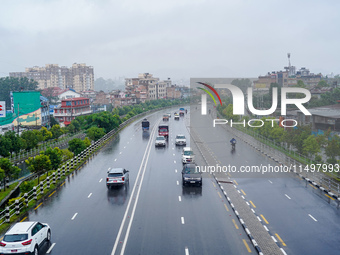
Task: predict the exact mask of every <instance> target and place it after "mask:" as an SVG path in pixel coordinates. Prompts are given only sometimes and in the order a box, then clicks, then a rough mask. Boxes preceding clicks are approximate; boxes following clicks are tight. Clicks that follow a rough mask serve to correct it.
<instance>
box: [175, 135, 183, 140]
mask: <svg viewBox="0 0 340 255" xmlns="http://www.w3.org/2000/svg"><path fill="white" fill-rule="evenodd" d="M176 138H177V139H185V136H184V135H178V136H177V137H176Z"/></svg>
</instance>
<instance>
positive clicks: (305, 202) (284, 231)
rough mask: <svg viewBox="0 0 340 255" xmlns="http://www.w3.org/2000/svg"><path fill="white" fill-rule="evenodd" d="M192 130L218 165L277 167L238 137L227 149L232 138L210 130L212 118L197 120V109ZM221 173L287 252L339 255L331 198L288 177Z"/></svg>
mask: <svg viewBox="0 0 340 255" xmlns="http://www.w3.org/2000/svg"><path fill="white" fill-rule="evenodd" d="M191 126H192V127H193V129H194V130H195V132H197V133H198V135H199V137H200V139H201V141H202V142H203V143H205V144H206V145H208V147H209V148H210V149H211V152H210V153H211V155H212V156H213V157H215V158H216V159H217V162H218V163H219V164H220V165H222V166H223V165H224V166H228V165H229V164H230V165H232V166H236V169H240V167H241V166H252V165H260V164H271V165H277V163H276V162H274V161H272V160H270V159H268V158H267V157H266V156H265V155H263V154H261V153H260V152H259V151H257V150H255V149H253V148H252V147H250V146H249V145H248V144H246V143H244V142H242V141H241V139H238V143H237V146H236V150H235V151H231V146H230V144H229V140H230V139H231V138H232V134H230V133H228V131H227V130H226V129H225V128H224V127H222V126H216V127H215V128H213V125H212V116H209V115H207V116H201V115H200V111H199V109H198V110H197V111H192V114H191ZM226 175H227V176H229V177H230V178H231V180H233V181H234V183H235V184H236V185H237V189H239V190H240V191H241V192H242V194H243V195H244V196H245V199H246V201H248V202H249V204H250V207H251V208H252V209H253V210H254V211H255V212H256V215H258V216H259V218H260V219H261V221H262V224H263V225H265V226H266V227H267V228H268V229H269V231H270V233H271V235H272V236H273V237H274V238H275V239H276V240H277V242H278V244H279V246H280V247H282V248H283V249H284V251H285V252H286V253H287V254H297V255H299V254H309V255H310V254H315V255H319V254H334V255H336V254H339V243H340V212H339V208H338V207H337V202H336V201H334V199H333V198H329V197H327V196H325V194H324V193H322V192H320V191H319V190H318V189H316V188H315V187H313V186H312V185H310V184H306V182H305V181H303V180H301V179H299V177H298V176H297V175H296V174H293V173H283V174H271V175H269V174H268V175H263V176H261V175H260V174H251V173H246V174H242V173H228V174H226Z"/></svg>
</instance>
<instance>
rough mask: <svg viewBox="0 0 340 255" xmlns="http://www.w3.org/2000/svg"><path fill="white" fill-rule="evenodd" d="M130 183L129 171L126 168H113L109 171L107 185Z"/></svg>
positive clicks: (108, 186) (109, 186)
mask: <svg viewBox="0 0 340 255" xmlns="http://www.w3.org/2000/svg"><path fill="white" fill-rule="evenodd" d="M127 183H129V171H128V170H126V169H124V168H112V169H110V170H109V171H107V178H106V186H107V188H108V189H110V188H111V187H112V186H121V185H125V184H127Z"/></svg>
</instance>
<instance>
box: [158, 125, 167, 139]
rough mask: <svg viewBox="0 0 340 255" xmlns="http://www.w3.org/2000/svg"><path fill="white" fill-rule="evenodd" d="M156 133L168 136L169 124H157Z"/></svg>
mask: <svg viewBox="0 0 340 255" xmlns="http://www.w3.org/2000/svg"><path fill="white" fill-rule="evenodd" d="M158 135H159V136H164V137H165V138H168V137H169V125H167V124H162V125H159V126H158Z"/></svg>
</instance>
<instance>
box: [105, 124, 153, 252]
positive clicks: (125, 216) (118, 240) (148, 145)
mask: <svg viewBox="0 0 340 255" xmlns="http://www.w3.org/2000/svg"><path fill="white" fill-rule="evenodd" d="M155 130H156V129H155V128H153V130H152V133H151V137H153V136H154V135H155ZM130 139H132V138H130ZM151 141H153V139H150V140H149V142H148V144H147V146H146V149H145V152H144V155H143V158H142V163H141V165H140V167H139V170H138V173H137V176H140V173H141V171H142V169H143V164H144V161H145V160H146V158H148V157H149V155H150V151H151ZM146 166H147V162H146V163H145V165H144V170H143V171H144V172H143V174H142V177H141V180H140V182H139V183H138V182H137V181H136V182H135V184H134V186H133V189H132V192H131V195H130V199H129V202H128V205H127V207H126V210H125V213H124V217H123V220H122V223H121V225H120V228H119V231H118V234H117V237H116V241H115V243H114V246H113V249H112V252H111V255H114V254H115V252H116V249H117V246H118V243H119V242H120V240H121V234H122V231H123V228H124V225H125V221H126V218H127V214H128V212H129V209H130V206H131V202H132V199H135V205H134V209H135V206H136V204H137V201H138V197H139V196H138V194H137V196H136V197H135V196H134V193H135V189H136V187H137V184H139V190H140V188H141V187H142V185H141V184H142V181H143V177H144V173H145V169H146ZM137 193H138V192H137ZM133 216H134V214H133V215H132V216H131V217H130V224H131V222H132V220H133ZM130 224H129V226H128V230H127V232H126V234H125V240H124V243H123V247H122V249H121V254H124V249H125V245H126V241H127V236H128V235H129V233H128V231H129V230H130V229H129V227H130Z"/></svg>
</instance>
